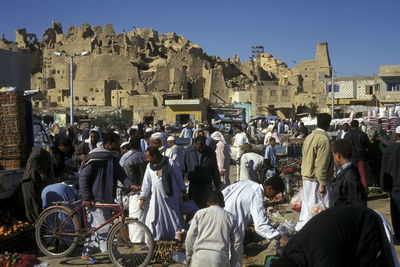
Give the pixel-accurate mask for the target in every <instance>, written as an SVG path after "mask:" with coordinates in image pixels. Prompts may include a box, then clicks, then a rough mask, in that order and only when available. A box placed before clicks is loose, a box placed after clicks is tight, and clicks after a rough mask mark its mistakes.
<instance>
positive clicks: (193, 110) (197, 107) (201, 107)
mask: <svg viewBox="0 0 400 267" xmlns="http://www.w3.org/2000/svg"><path fill="white" fill-rule="evenodd" d="M207 108H208V102H206V101H204V100H203V99H201V98H198V99H171V100H165V115H166V123H170V124H177V125H183V124H186V123H188V122H189V121H191V122H196V121H197V122H203V121H205V120H207V119H208V117H207Z"/></svg>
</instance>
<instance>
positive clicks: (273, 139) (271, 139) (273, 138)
mask: <svg viewBox="0 0 400 267" xmlns="http://www.w3.org/2000/svg"><path fill="white" fill-rule="evenodd" d="M271 141H276V139H275V137H270V138H269V141H268V143H269V142H271Z"/></svg>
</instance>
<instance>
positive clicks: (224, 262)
mask: <svg viewBox="0 0 400 267" xmlns="http://www.w3.org/2000/svg"><path fill="white" fill-rule="evenodd" d="M207 206H208V208H204V209H201V210H199V211H198V212H197V213H196V214H195V216H194V218H193V220H192V223H191V225H190V228H189V231H188V233H187V237H186V242H185V247H186V255H187V262H189V263H190V266H202V267H208V266H209V267H214V266H221V267H222V266H227V267H228V266H237V264H238V263H239V262H241V259H240V258H239V257H238V252H239V247H240V235H239V231H238V230H239V229H238V224H237V220H236V217H235V216H234V215H232V214H231V213H229V212H227V211H225V210H224V206H225V203H224V196H223V195H222V193H221V192H212V193H211V194H210V195H209V196H208V202H207ZM229 257H230V259H229Z"/></svg>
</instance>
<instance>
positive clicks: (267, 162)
mask: <svg viewBox="0 0 400 267" xmlns="http://www.w3.org/2000/svg"><path fill="white" fill-rule="evenodd" d="M264 166H265V167H270V168H271V167H272V164H271V161H270V160H269V159H264Z"/></svg>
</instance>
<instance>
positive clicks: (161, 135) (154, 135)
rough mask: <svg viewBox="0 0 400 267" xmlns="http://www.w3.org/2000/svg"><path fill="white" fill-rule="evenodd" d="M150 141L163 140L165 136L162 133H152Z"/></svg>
mask: <svg viewBox="0 0 400 267" xmlns="http://www.w3.org/2000/svg"><path fill="white" fill-rule="evenodd" d="M150 139H151V140H155V139H160V140H164V139H165V136H164V134H163V133H160V132H157V133H153V134H152V135H151V137H150Z"/></svg>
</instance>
